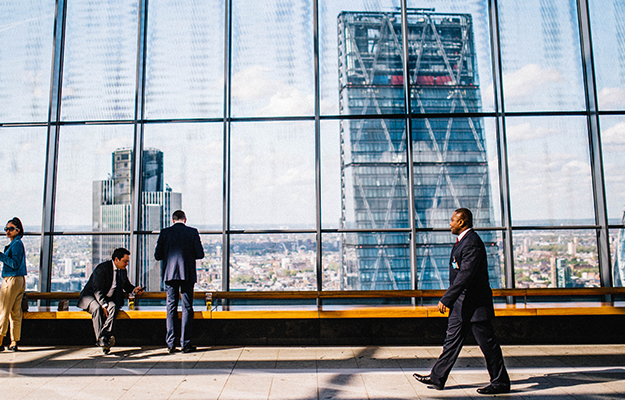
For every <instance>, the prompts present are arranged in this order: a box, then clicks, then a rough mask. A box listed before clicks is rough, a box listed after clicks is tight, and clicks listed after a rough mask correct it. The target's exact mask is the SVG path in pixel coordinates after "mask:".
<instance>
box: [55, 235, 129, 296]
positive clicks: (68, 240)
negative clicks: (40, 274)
mask: <svg viewBox="0 0 625 400" xmlns="http://www.w3.org/2000/svg"><path fill="white" fill-rule="evenodd" d="M53 243H54V253H53V255H52V291H53V292H80V291H81V290H82V288H83V286H84V285H85V284H86V283H87V281H88V280H89V277H90V276H91V273H92V272H93V270H94V269H95V268H96V267H97V266H98V264H99V263H100V262H104V261H107V260H110V259H111V254H112V253H113V250H114V249H116V248H118V247H125V248H127V249H130V236H128V235H106V236H91V235H89V236H83V235H76V236H74V235H72V236H70V235H67V236H54V242H53ZM102 248H106V249H110V252H108V253H107V254H106V255H103V256H102V258H101V259H96V258H97V257H98V255H97V254H96V252H97V251H99V249H102ZM129 268H132V264H130V265H129ZM133 283H134V282H133Z"/></svg>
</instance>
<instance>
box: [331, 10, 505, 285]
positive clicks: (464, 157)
mask: <svg viewBox="0 0 625 400" xmlns="http://www.w3.org/2000/svg"><path fill="white" fill-rule="evenodd" d="M338 35H339V81H340V83H339V84H340V88H339V91H340V93H339V95H340V113H341V115H370V114H375V115H379V114H404V113H405V102H404V90H403V83H404V76H403V64H402V45H401V43H402V36H401V15H400V14H399V13H394V12H390V13H380V12H342V13H341V14H339V16H338ZM408 40H409V41H410V43H409V46H408V47H409V52H410V57H409V65H410V74H409V76H410V80H411V94H410V95H411V104H412V111H413V112H414V113H419V114H423V113H439V114H451V113H454V112H479V111H481V103H480V93H479V87H478V82H479V80H478V78H477V59H476V54H475V49H474V41H473V29H472V20H471V16H470V15H468V14H438V13H423V12H421V13H416V14H415V13H410V14H409V16H408ZM412 140H413V158H414V164H413V166H412V168H413V171H414V188H415V204H414V207H415V210H416V225H417V228H431V227H447V226H448V223H449V218H450V216H451V214H452V213H453V211H454V210H455V209H457V208H460V207H467V208H469V209H471V210H472V211H473V213H474V217H475V225H476V226H482V227H483V226H489V225H492V219H493V208H492V205H491V196H490V192H491V188H490V181H489V173H488V164H487V156H486V149H485V142H484V131H483V127H482V120H481V119H479V118H466V117H465V118H451V117H450V118H445V117H443V118H436V119H434V118H427V119H414V120H413V128H412ZM406 142H407V135H406V126H405V120H404V119H401V118H400V119H380V118H375V119H369V120H360V119H358V120H349V119H346V120H344V121H342V123H341V194H342V199H341V200H342V214H341V228H346V229H350V228H352V229H353V228H356V229H371V230H376V229H390V228H408V227H409V226H410V223H409V211H408V210H409V209H408V207H409V205H408V192H407V187H408V185H407V172H408V171H407V164H406V162H407V160H406ZM480 236H481V237H482V239H483V240H484V242H485V244H486V246H487V249H488V254H489V260H488V262H489V273H490V277H491V284H492V285H493V287H500V285H501V272H500V266H499V260H498V258H497V256H496V253H497V245H496V243H495V241H496V237H495V235H494V234H491V233H482V232H480ZM452 240H453V239H452V236H451V234H450V233H449V232H418V233H417V237H416V243H417V248H416V252H417V266H418V276H417V277H416V279H417V282H418V287H419V288H420V289H439V288H445V287H446V286H447V284H448V276H449V270H448V268H449V254H450V251H451V248H452V242H451V241H452ZM409 243H410V239H409V235H408V234H404V233H379V234H376V233H356V234H343V235H342V243H341V247H342V249H341V269H340V279H341V288H342V289H409V288H410V281H411V271H410V249H409Z"/></svg>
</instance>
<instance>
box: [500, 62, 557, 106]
mask: <svg viewBox="0 0 625 400" xmlns="http://www.w3.org/2000/svg"><path fill="white" fill-rule="evenodd" d="M561 81H562V73H561V72H560V71H558V70H556V69H553V68H543V67H541V66H540V65H538V64H528V65H525V66H524V67H523V68H521V69H519V70H517V71H515V72H512V73H509V74H504V77H503V84H504V96H505V97H506V98H508V99H510V98H514V97H522V96H526V95H528V94H535V93H536V89H537V88H540V87H541V86H543V85H545V84H546V83H551V82H561Z"/></svg>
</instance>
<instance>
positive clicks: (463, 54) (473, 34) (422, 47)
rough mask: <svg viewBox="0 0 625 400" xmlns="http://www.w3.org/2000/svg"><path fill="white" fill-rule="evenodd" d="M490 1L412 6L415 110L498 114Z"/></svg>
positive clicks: (414, 3)
mask: <svg viewBox="0 0 625 400" xmlns="http://www.w3.org/2000/svg"><path fill="white" fill-rule="evenodd" d="M487 3H488V2H486V1H481V0H479V1H475V0H472V1H470V0H464V1H454V2H447V3H446V4H441V2H440V1H438V0H433V1H422V0H419V1H414V0H413V1H409V2H408V7H409V8H410V7H416V8H431V9H435V10H436V11H435V12H411V13H409V14H408V29H409V32H408V33H409V39H408V40H409V44H410V77H411V85H413V86H412V110H413V112H416V113H427V112H439V113H447V112H480V111H483V109H482V102H483V104H484V107H483V108H484V110H485V111H493V83H492V72H491V66H492V61H491V56H490V48H491V47H490V28H489V16H488V4H487Z"/></svg>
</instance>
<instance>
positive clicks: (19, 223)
mask: <svg viewBox="0 0 625 400" xmlns="http://www.w3.org/2000/svg"><path fill="white" fill-rule="evenodd" d="M9 222H10V223H12V224H13V225H15V227H16V228H17V229H19V230H20V233H18V234H17V235H18V236H19V237H22V236H24V227H23V226H22V221H20V219H19V218H17V217H13V219H10V220H9V221H8V222H7V224H8V223H9Z"/></svg>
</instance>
